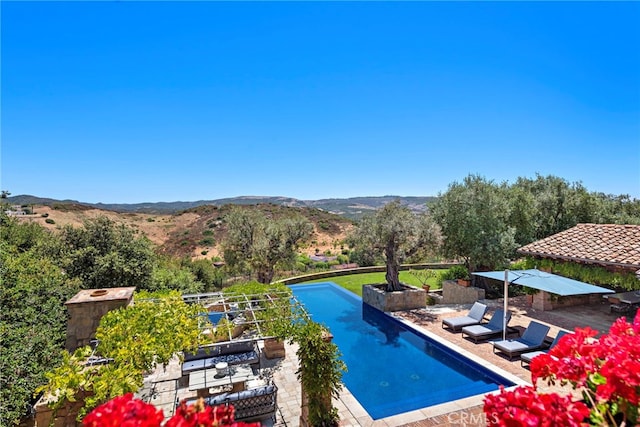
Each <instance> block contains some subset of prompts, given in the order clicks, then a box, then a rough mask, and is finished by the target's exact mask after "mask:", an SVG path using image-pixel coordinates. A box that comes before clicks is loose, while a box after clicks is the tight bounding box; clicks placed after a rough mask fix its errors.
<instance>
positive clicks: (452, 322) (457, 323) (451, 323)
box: [442, 302, 488, 332]
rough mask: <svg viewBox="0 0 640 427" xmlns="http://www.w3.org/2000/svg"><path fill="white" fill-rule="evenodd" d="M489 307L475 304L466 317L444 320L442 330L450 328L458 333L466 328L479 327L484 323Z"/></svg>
mask: <svg viewBox="0 0 640 427" xmlns="http://www.w3.org/2000/svg"><path fill="white" fill-rule="evenodd" d="M487 308H488V307H487V306H486V305H485V304H482V303H479V302H475V303H474V304H473V307H471V310H469V313H468V314H467V315H466V316H459V317H450V318H448V319H442V328H443V329H444V327H445V326H448V327H449V329H451V330H452V331H453V332H456V331H458V330H460V329H462V328H464V327H465V326H471V325H478V324H480V322H482V318H483V317H484V315H485V314H486V312H487Z"/></svg>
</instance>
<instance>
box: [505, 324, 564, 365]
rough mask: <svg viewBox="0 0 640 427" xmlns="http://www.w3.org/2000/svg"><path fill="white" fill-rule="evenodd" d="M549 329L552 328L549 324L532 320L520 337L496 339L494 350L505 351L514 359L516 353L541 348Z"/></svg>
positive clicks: (510, 358)
mask: <svg viewBox="0 0 640 427" xmlns="http://www.w3.org/2000/svg"><path fill="white" fill-rule="evenodd" d="M549 329H551V328H550V327H549V326H547V325H543V324H542V323H538V322H535V321H531V322H530V323H529V326H527V328H526V329H525V331H524V333H523V334H522V336H521V337H520V338H516V339H513V340H500V341H495V342H494V343H493V352H494V353H496V352H501V353H504V354H506V355H507V356H509V360H512V359H513V356H515V355H519V354H520V353H525V352H528V351H533V350H536V349H539V348H540V347H542V346H543V344H544V340H545V338H546V337H547V334H548V333H549Z"/></svg>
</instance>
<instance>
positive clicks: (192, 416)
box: [82, 393, 260, 427]
mask: <svg viewBox="0 0 640 427" xmlns="http://www.w3.org/2000/svg"><path fill="white" fill-rule="evenodd" d="M163 419H164V416H163V414H162V410H158V409H156V408H155V407H154V406H153V405H150V404H148V403H145V402H143V401H142V400H139V399H133V394H131V393H128V394H125V395H124V396H118V397H115V398H113V399H111V400H110V401H108V402H107V403H105V404H103V405H101V406H99V407H97V408H96V409H94V410H93V411H92V412H91V413H90V414H89V415H87V416H86V417H85V418H84V420H83V421H82V423H83V425H84V426H85V427H160V426H161V425H162V420H163ZM220 426H230V427H260V423H243V422H235V421H234V409H233V406H231V405H229V406H224V405H221V406H217V407H215V408H214V407H211V406H206V405H205V404H204V402H203V400H202V399H200V400H198V402H196V403H195V404H193V405H188V406H187V404H186V403H185V402H184V401H183V402H182V403H180V405H179V406H178V409H177V411H176V414H175V415H174V416H173V417H171V418H170V419H169V420H168V421H167V423H166V424H165V427H220Z"/></svg>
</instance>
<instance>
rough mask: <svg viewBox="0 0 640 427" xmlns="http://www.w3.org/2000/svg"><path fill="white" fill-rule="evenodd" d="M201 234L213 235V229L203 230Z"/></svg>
mask: <svg viewBox="0 0 640 427" xmlns="http://www.w3.org/2000/svg"><path fill="white" fill-rule="evenodd" d="M202 235H203V236H213V231H211V230H204V231H203V232H202Z"/></svg>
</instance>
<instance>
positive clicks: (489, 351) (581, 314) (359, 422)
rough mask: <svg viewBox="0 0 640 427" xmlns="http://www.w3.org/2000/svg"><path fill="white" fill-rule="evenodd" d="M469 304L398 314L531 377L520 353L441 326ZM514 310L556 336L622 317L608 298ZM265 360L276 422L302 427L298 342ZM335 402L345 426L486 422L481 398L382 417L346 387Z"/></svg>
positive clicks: (517, 319)
mask: <svg viewBox="0 0 640 427" xmlns="http://www.w3.org/2000/svg"><path fill="white" fill-rule="evenodd" d="M482 302H484V303H486V304H487V305H488V306H489V313H492V312H493V311H494V310H495V309H496V308H501V307H502V304H503V301H502V300H501V299H497V300H485V301H482ZM469 308H470V305H447V306H444V305H436V306H430V307H426V308H424V309H419V310H412V311H408V312H397V313H395V315H396V317H398V318H401V319H404V320H406V321H408V322H410V323H412V324H414V325H415V326H416V327H417V328H418V329H422V330H424V331H427V332H429V333H433V334H436V335H437V336H439V337H441V338H443V339H445V340H447V341H449V342H451V343H453V344H455V345H457V346H459V347H460V348H462V349H463V350H465V351H467V352H469V353H471V354H473V355H475V356H478V357H479V358H481V359H483V360H485V361H486V362H488V363H490V364H492V365H494V366H496V367H498V368H499V369H502V370H504V371H506V372H508V373H510V374H512V375H514V376H516V377H518V378H520V379H522V380H524V381H526V382H530V380H531V376H530V372H529V370H528V369H525V368H522V367H521V366H520V360H519V359H518V358H515V359H514V360H513V361H509V360H508V359H507V358H505V357H503V356H501V355H498V354H494V353H493V347H492V345H491V343H490V342H489V341H487V342H480V343H478V344H474V343H473V341H469V340H467V339H463V338H462V336H461V334H460V333H459V332H458V333H452V332H450V331H449V330H445V329H442V327H441V321H442V319H443V318H445V317H454V316H458V315H462V314H466V312H467V310H468V309H469ZM509 310H511V311H512V312H513V316H512V320H511V322H510V323H509V325H510V326H512V327H515V328H517V329H518V330H520V331H522V330H524V328H526V326H527V325H528V324H529V322H530V321H531V320H536V321H538V322H540V323H544V324H547V325H549V326H550V327H551V330H550V332H549V335H548V339H549V340H551V339H553V338H554V337H555V335H556V334H557V332H558V331H559V330H560V329H564V330H569V331H572V330H573V329H574V328H575V327H584V326H590V327H591V328H593V329H596V330H598V331H600V332H607V331H608V329H609V326H610V325H611V323H613V321H614V320H615V319H616V318H617V317H618V316H617V315H613V314H610V313H609V306H608V304H605V303H604V302H603V303H602V304H597V305H590V306H581V307H565V308H562V309H558V310H554V311H545V312H543V311H538V310H534V309H532V308H531V307H529V306H528V305H527V303H526V297H525V296H522V297H512V298H510V299H509ZM265 365H270V366H269V368H270V369H271V370H272V372H273V378H274V382H275V383H276V384H277V386H278V406H279V412H278V414H277V420H276V423H275V425H277V426H289V427H298V426H299V425H300V421H299V417H300V384H299V383H298V381H297V378H296V374H295V371H296V369H297V361H296V357H295V346H291V345H287V356H286V358H285V359H281V360H279V361H266V362H265ZM265 365H263V366H265ZM539 386H540V384H539ZM334 404H335V406H336V407H337V408H338V410H339V412H340V420H341V421H340V425H341V426H367V427H368V426H372V427H385V426H406V427H429V426H483V425H485V418H484V414H483V412H482V399H481V398H478V397H471V398H467V399H462V400H460V401H455V402H448V403H445V404H442V405H437V406H432V407H430V408H424V409H421V410H418V411H412V412H409V413H405V414H400V415H397V416H394V417H388V418H384V419H381V420H372V419H371V418H370V417H369V416H368V414H367V412H366V411H365V410H364V409H363V408H362V407H361V406H360V404H359V403H358V402H357V401H356V400H355V398H354V397H353V396H352V395H351V394H350V393H349V391H348V390H346V389H343V392H342V394H341V396H340V399H338V400H336V401H335V402H334Z"/></svg>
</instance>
